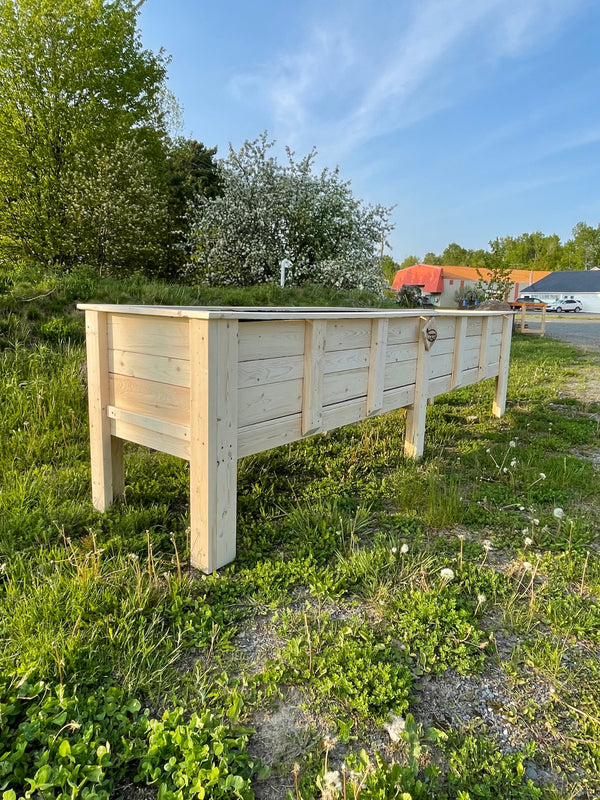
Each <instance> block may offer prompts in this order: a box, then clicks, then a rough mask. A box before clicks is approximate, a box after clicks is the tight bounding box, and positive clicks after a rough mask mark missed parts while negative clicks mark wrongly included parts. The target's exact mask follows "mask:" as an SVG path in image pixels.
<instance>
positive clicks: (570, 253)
mask: <svg viewBox="0 0 600 800" xmlns="http://www.w3.org/2000/svg"><path fill="white" fill-rule="evenodd" d="M598 266H600V225H598V227H597V228H594V227H593V226H592V225H587V224H586V223H585V222H578V223H577V225H575V227H574V228H573V238H572V239H569V241H568V242H566V243H565V246H564V252H563V257H562V261H561V268H562V269H592V267H598Z"/></svg>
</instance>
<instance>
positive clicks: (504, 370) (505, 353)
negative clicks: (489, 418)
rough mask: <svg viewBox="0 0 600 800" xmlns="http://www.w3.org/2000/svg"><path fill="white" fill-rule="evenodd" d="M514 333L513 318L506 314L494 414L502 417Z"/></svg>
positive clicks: (493, 407)
mask: <svg viewBox="0 0 600 800" xmlns="http://www.w3.org/2000/svg"><path fill="white" fill-rule="evenodd" d="M511 333H512V318H511V317H510V316H508V315H506V316H505V317H504V318H503V320H502V340H501V344H500V361H499V364H498V377H497V378H496V391H495V393H494V404H493V406H492V414H493V415H494V416H495V417H501V416H502V415H503V414H504V411H505V409H506V390H507V388H508V367H509V364H510V340H511Z"/></svg>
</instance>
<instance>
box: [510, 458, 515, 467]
mask: <svg viewBox="0 0 600 800" xmlns="http://www.w3.org/2000/svg"><path fill="white" fill-rule="evenodd" d="M510 465H511V467H512V468H513V469H514V468H515V467H516V466H517V459H516V458H513V460H512V461H511V462H510Z"/></svg>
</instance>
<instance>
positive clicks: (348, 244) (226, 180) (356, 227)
mask: <svg viewBox="0 0 600 800" xmlns="http://www.w3.org/2000/svg"><path fill="white" fill-rule="evenodd" d="M273 145H274V142H269V141H268V140H267V134H266V133H264V134H262V136H260V137H259V138H258V139H256V140H254V141H252V142H245V143H244V145H243V146H242V148H241V149H240V150H239V152H236V151H235V150H234V149H233V148H232V147H231V145H230V148H229V156H228V157H227V158H226V159H224V160H222V161H220V162H219V165H218V168H219V174H220V183H221V187H222V194H220V195H219V196H218V197H198V198H196V200H195V202H194V204H193V207H192V209H191V211H190V216H191V226H190V235H189V241H188V247H189V252H190V253H191V262H190V264H189V266H188V273H189V276H190V277H191V278H192V279H193V280H195V281H197V282H199V283H206V284H212V285H223V284H236V285H238V286H249V285H252V284H258V283H265V282H268V281H277V280H279V276H280V268H281V262H282V261H283V260H284V259H287V260H288V262H290V263H291V266H289V267H288V269H287V272H286V284H302V283H319V284H324V285H328V286H335V287H338V288H342V289H350V288H360V289H369V290H372V291H380V290H381V288H382V286H383V280H382V272H381V261H380V259H379V258H378V256H377V252H376V248H377V246H378V245H379V244H380V242H381V240H382V237H385V235H386V234H387V233H388V232H389V231H390V230H391V229H392V225H391V224H390V220H389V217H390V212H391V209H390V208H385V207H383V206H380V205H377V206H371V205H366V204H364V203H363V202H362V201H361V200H357V199H355V198H354V197H353V195H352V192H351V190H350V184H349V183H348V182H344V181H342V180H341V178H340V175H339V171H338V169H337V168H336V169H334V170H329V169H324V170H323V171H322V172H321V173H315V172H314V170H313V164H314V160H315V158H316V151H315V150H313V151H312V152H310V153H309V154H308V155H307V156H305V157H304V158H302V159H301V160H300V161H295V159H294V153H293V152H292V151H291V150H290V149H289V148H286V154H287V164H280V163H279V162H278V161H277V159H276V158H275V157H273V156H272V155H270V154H269V150H270V149H271V148H272V147H273Z"/></svg>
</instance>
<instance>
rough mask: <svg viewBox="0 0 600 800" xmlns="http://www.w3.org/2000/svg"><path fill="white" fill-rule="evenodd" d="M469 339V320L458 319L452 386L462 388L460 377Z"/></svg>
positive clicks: (453, 356) (453, 355)
mask: <svg viewBox="0 0 600 800" xmlns="http://www.w3.org/2000/svg"><path fill="white" fill-rule="evenodd" d="M466 337H467V320H466V319H465V317H457V318H456V329H455V333H454V352H453V354H452V380H451V381H450V386H451V387H452V388H455V387H456V386H460V375H461V373H462V371H463V358H464V353H465V339H466Z"/></svg>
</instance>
